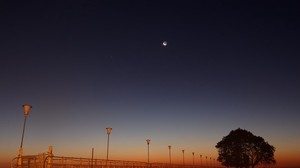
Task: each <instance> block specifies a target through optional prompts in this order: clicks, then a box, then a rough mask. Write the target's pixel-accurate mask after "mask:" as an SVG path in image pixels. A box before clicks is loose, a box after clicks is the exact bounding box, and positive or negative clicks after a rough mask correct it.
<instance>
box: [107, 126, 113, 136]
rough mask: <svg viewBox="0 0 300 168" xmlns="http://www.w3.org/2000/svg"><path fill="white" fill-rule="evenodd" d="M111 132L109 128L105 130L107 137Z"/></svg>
mask: <svg viewBox="0 0 300 168" xmlns="http://www.w3.org/2000/svg"><path fill="white" fill-rule="evenodd" d="M111 130H112V128H110V127H108V128H106V132H107V135H109V134H110V132H111Z"/></svg>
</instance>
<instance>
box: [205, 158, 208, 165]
mask: <svg viewBox="0 0 300 168" xmlns="http://www.w3.org/2000/svg"><path fill="white" fill-rule="evenodd" d="M205 165H206V167H208V166H207V156H205Z"/></svg>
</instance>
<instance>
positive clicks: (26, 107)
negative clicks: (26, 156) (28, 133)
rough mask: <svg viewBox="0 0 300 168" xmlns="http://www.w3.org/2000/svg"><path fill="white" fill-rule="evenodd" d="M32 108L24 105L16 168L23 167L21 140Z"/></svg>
mask: <svg viewBox="0 0 300 168" xmlns="http://www.w3.org/2000/svg"><path fill="white" fill-rule="evenodd" d="M31 108H32V106H31V105H29V104H24V105H23V109H24V112H23V114H24V125H23V132H22V139H21V145H20V149H19V156H18V167H23V161H22V155H23V139H24V133H25V126H26V120H27V116H28V115H29V112H30V109H31Z"/></svg>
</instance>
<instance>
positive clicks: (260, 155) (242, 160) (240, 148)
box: [216, 128, 276, 168]
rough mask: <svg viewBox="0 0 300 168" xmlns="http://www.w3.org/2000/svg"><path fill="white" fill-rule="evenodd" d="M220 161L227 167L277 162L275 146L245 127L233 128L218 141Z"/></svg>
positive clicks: (239, 167) (238, 167)
mask: <svg viewBox="0 0 300 168" xmlns="http://www.w3.org/2000/svg"><path fill="white" fill-rule="evenodd" d="M216 148H217V149H218V152H219V156H218V159H217V160H218V161H220V162H221V163H222V165H224V166H226V167H236V168H243V167H245V168H249V167H250V166H251V167H252V168H254V166H256V165H258V164H275V163H276V161H275V159H274V152H275V148H274V146H272V145H269V144H268V142H265V140H264V139H263V138H262V137H260V136H255V135H253V134H252V133H251V132H249V131H247V130H243V129H240V128H238V129H236V130H232V131H231V132H230V133H229V135H227V136H225V137H223V139H222V140H221V141H220V142H218V143H217V145H216Z"/></svg>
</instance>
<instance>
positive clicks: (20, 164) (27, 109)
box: [18, 104, 215, 167]
mask: <svg viewBox="0 0 300 168" xmlns="http://www.w3.org/2000/svg"><path fill="white" fill-rule="evenodd" d="M31 108H32V106H31V105H29V104H24V105H23V110H24V112H23V114H24V123H23V131H22V138H21V144H20V148H19V155H18V167H23V160H22V156H23V139H24V133H25V127H26V121H27V117H28V115H29V112H30V110H31ZM111 131H112V128H110V127H108V128H106V133H107V150H106V160H108V153H109V136H110V133H111ZM150 141H151V140H150V139H147V140H146V142H147V146H148V164H149V163H150V162H149V161H150V160H149V156H150V155H149V154H150V153H149V145H150ZM168 148H169V164H171V145H169V146H168ZM93 153H94V149H93V150H92V155H93ZM192 155H193V165H194V164H195V159H194V158H195V157H194V156H195V152H192ZM92 158H93V156H92ZM205 159H206V167H209V166H208V162H207V159H208V157H207V156H205ZM209 159H210V167H213V166H212V165H213V164H212V158H211V157H210V158H209ZM213 162H214V163H215V159H214V158H213ZM182 164H183V165H184V164H185V162H184V150H182ZM200 165H201V167H202V155H200Z"/></svg>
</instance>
